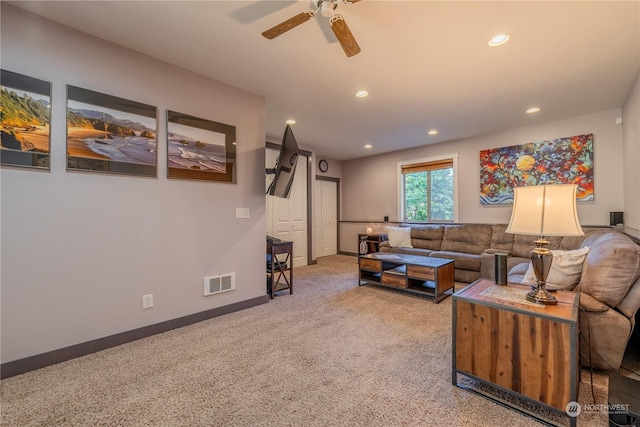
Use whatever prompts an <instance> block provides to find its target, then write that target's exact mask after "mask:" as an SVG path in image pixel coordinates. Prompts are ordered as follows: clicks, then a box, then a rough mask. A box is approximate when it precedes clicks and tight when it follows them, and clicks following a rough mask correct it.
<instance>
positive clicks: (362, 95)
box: [356, 90, 369, 98]
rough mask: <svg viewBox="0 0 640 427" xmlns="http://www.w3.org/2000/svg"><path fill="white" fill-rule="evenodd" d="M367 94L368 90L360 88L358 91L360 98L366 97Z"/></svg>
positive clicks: (357, 94)
mask: <svg viewBox="0 0 640 427" xmlns="http://www.w3.org/2000/svg"><path fill="white" fill-rule="evenodd" d="M367 96H369V92H367V91H366V90H359V91H357V92H356V97H358V98H366V97H367Z"/></svg>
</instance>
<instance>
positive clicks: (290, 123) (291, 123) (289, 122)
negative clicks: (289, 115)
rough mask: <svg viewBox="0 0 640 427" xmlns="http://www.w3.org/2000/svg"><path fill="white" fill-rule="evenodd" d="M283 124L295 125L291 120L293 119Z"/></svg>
mask: <svg viewBox="0 0 640 427" xmlns="http://www.w3.org/2000/svg"><path fill="white" fill-rule="evenodd" d="M285 123H286V124H288V125H295V124H296V121H295V120H293V119H289V120H287V121H286V122H285Z"/></svg>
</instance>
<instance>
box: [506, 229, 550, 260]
mask: <svg viewBox="0 0 640 427" xmlns="http://www.w3.org/2000/svg"><path fill="white" fill-rule="evenodd" d="M539 238H540V236H529V235H525V234H515V235H514V236H513V251H512V252H511V255H513V256H516V257H522V258H529V257H531V251H532V250H533V248H535V247H536V244H535V243H534V242H535V241H536V240H538V239H539ZM545 238H546V239H547V241H548V242H549V245H548V246H547V248H549V249H560V243H561V242H562V237H545Z"/></svg>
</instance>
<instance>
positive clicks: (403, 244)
mask: <svg viewBox="0 0 640 427" xmlns="http://www.w3.org/2000/svg"><path fill="white" fill-rule="evenodd" d="M387 237H388V238H389V245H391V247H392V248H412V247H413V246H411V229H410V228H409V227H393V226H388V227H387Z"/></svg>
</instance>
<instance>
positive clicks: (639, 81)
mask: <svg viewBox="0 0 640 427" xmlns="http://www.w3.org/2000/svg"><path fill="white" fill-rule="evenodd" d="M622 114H623V118H624V123H623V126H622V130H623V140H624V146H623V153H624V157H623V164H624V222H625V226H627V227H631V228H634V229H636V230H640V167H639V165H640V123H639V122H640V70H639V71H638V74H637V75H636V80H635V82H634V84H633V87H632V89H631V92H629V96H628V97H627V101H626V102H625V104H624V107H623V109H622Z"/></svg>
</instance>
